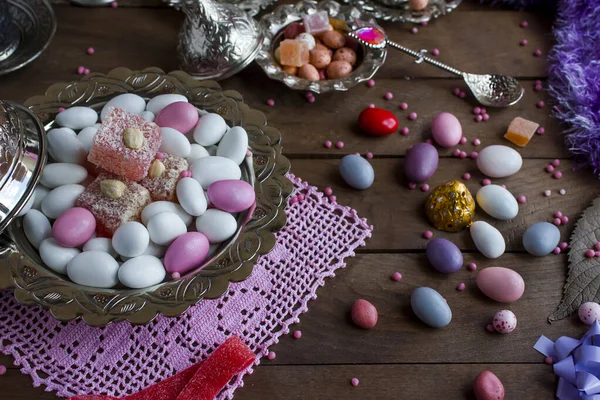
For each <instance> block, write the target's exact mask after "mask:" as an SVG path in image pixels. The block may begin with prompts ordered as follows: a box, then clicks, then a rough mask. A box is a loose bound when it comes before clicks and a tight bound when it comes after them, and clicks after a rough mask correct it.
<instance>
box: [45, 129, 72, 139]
mask: <svg viewBox="0 0 600 400" xmlns="http://www.w3.org/2000/svg"><path fill="white" fill-rule="evenodd" d="M53 131H64V132H67V133H68V134H70V135H71V136H73V137H75V136H77V133H76V132H75V131H74V130H73V129H71V128H54V129H50V130H49V131H48V132H47V133H46V136H48V135H49V134H50V133H51V132H53Z"/></svg>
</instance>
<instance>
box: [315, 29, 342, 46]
mask: <svg viewBox="0 0 600 400" xmlns="http://www.w3.org/2000/svg"><path fill="white" fill-rule="evenodd" d="M321 40H322V41H323V43H324V44H325V46H327V47H329V48H331V49H339V48H340V47H344V44H345V43H346V38H345V37H344V35H342V34H341V33H340V32H338V31H327V32H325V33H324V34H323V35H322V36H321Z"/></svg>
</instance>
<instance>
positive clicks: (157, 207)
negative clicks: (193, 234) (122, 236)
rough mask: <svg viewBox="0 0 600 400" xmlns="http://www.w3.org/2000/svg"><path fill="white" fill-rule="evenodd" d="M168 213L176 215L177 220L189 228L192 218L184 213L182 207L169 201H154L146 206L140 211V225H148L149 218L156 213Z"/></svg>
mask: <svg viewBox="0 0 600 400" xmlns="http://www.w3.org/2000/svg"><path fill="white" fill-rule="evenodd" d="M165 211H169V212H172V213H175V214H177V216H178V217H179V218H181V220H182V221H183V223H184V224H185V225H186V226H189V225H190V224H191V223H192V219H193V217H192V216H191V215H190V214H188V213H186V212H185V210H184V209H183V207H181V206H180V205H179V204H177V203H173V202H171V201H154V202H152V203H150V204H148V205H147V206H146V207H145V208H144V209H143V210H142V223H143V224H144V225H148V221H149V220H150V218H152V217H153V216H155V215H156V214H158V213H161V212H165Z"/></svg>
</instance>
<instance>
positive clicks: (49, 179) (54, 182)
mask: <svg viewBox="0 0 600 400" xmlns="http://www.w3.org/2000/svg"><path fill="white" fill-rule="evenodd" d="M87 177H88V171H87V169H85V167H83V166H81V165H79V164H72V163H52V164H48V165H46V166H45V167H44V170H43V171H42V176H41V178H40V183H41V184H42V185H44V186H45V187H47V188H50V189H54V188H56V187H58V186H63V185H69V184H75V183H81V182H83V181H84V180H85V179H86V178H87Z"/></svg>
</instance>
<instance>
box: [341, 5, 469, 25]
mask: <svg viewBox="0 0 600 400" xmlns="http://www.w3.org/2000/svg"><path fill="white" fill-rule="evenodd" d="M344 3H347V4H351V5H353V6H355V7H358V8H359V9H360V10H362V11H364V12H368V13H371V14H373V15H374V16H375V18H377V19H378V20H381V21H391V22H413V23H416V24H418V23H422V22H428V21H429V20H431V19H433V18H438V17H440V16H442V15H445V14H448V13H449V12H451V11H452V10H454V9H455V8H456V7H458V6H459V5H460V3H462V0H429V4H427V7H425V8H424V9H423V10H419V11H415V10H413V9H411V8H410V6H409V5H408V0H345V1H344Z"/></svg>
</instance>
